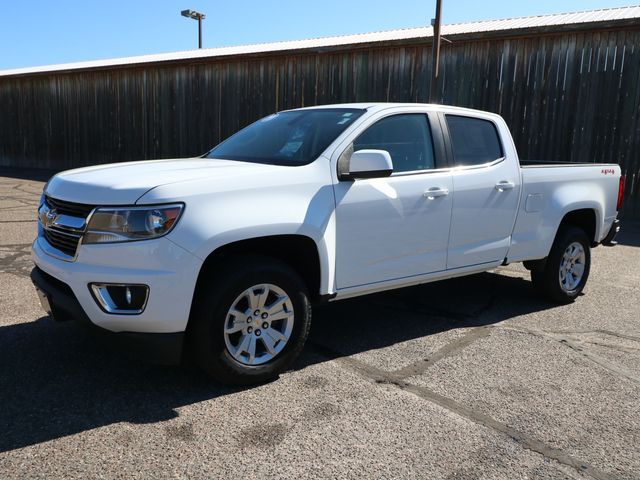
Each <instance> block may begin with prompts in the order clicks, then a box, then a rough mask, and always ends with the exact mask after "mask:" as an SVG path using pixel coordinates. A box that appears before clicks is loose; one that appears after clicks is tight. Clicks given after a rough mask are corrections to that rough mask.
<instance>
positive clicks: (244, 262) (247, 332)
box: [189, 256, 311, 386]
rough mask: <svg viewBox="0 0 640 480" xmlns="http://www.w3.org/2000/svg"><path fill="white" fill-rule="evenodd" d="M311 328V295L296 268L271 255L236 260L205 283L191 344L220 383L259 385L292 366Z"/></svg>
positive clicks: (197, 301)
mask: <svg viewBox="0 0 640 480" xmlns="http://www.w3.org/2000/svg"><path fill="white" fill-rule="evenodd" d="M267 290H268V291H269V293H265V292H266V291H267ZM248 292H250V293H248ZM265 295H266V296H265ZM285 297H286V299H285ZM250 301H253V302H254V304H253V306H252V305H251V304H250V303H249V302H250ZM260 302H262V303H260ZM277 302H280V304H278V303H277ZM259 305H262V306H260V307H259V308H258V306H259ZM232 307H235V309H234V310H233V312H236V313H237V315H236V314H234V313H233V312H232V311H231V308H232ZM270 308H272V310H270ZM260 309H262V310H261V311H260V313H258V314H257V315H255V314H256V311H257V310H260ZM278 309H281V312H280V313H279V314H277V313H275V312H276V311H278ZM250 313H253V314H252V315H249V314H250ZM270 314H271V317H269V315H270ZM279 317H283V318H282V319H280V318H279ZM272 319H273V323H271V322H272ZM249 320H251V322H249ZM289 322H291V324H290V323H289ZM267 324H269V327H268V328H265V326H266V325H267ZM310 327H311V305H310V302H309V295H308V293H307V289H306V286H305V284H304V282H303V281H302V279H301V278H300V276H299V275H298V274H297V273H296V272H295V271H294V270H293V269H291V267H289V266H288V265H287V264H285V263H283V262H280V261H278V260H275V259H272V258H269V257H260V256H250V257H249V256H246V257H234V258H229V259H227V260H225V261H224V263H223V264H220V265H217V266H216V267H215V268H212V269H210V270H209V273H208V274H207V275H206V276H205V277H204V278H203V279H201V281H200V283H199V286H198V292H197V294H196V298H195V302H194V309H193V314H192V317H191V321H190V326H189V341H190V345H191V346H192V348H193V350H194V353H195V360H196V362H197V364H198V366H199V367H200V368H201V369H202V370H204V371H205V372H206V373H207V374H209V375H210V376H211V377H213V378H214V379H215V380H218V381H219V382H221V383H224V384H226V385H232V386H245V385H255V384H259V383H264V382H267V381H269V380H272V379H274V378H276V377H277V376H278V375H279V374H280V373H282V372H283V371H285V370H286V369H287V368H288V367H289V366H290V365H291V363H292V362H293V361H294V360H295V358H296V357H297V356H298V354H299V353H300V351H301V350H302V348H303V346H304V343H305V341H306V339H307V336H308V334H309V329H310ZM239 328H241V330H238V331H235V332H232V333H229V332H231V331H232V330H236V329H239ZM285 337H286V341H285V340H284V338H285ZM244 342H246V343H244ZM283 342H284V343H283ZM252 345H253V348H252ZM267 345H270V346H271V352H269V348H268V347H267ZM252 350H253V357H252V356H251V351H252ZM234 351H235V353H234Z"/></svg>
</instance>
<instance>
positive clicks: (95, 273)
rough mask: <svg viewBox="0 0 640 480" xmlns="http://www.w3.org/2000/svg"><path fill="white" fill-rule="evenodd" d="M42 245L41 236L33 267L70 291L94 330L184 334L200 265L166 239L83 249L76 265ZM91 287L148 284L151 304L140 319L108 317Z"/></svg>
mask: <svg viewBox="0 0 640 480" xmlns="http://www.w3.org/2000/svg"><path fill="white" fill-rule="evenodd" d="M43 244H46V240H45V239H44V238H42V237H38V238H37V239H36V241H35V242H34V243H33V247H32V259H33V261H34V263H35V264H36V266H37V267H39V268H40V269H41V270H43V271H44V272H45V273H47V274H48V275H50V276H52V277H53V278H55V279H57V280H59V281H61V282H63V283H65V284H66V285H68V286H69V288H70V289H71V291H72V292H73V294H74V295H75V297H76V299H77V301H78V303H79V304H80V306H81V307H82V310H83V311H84V312H85V314H86V316H87V317H88V318H89V319H90V321H91V322H92V323H94V324H95V325H97V326H99V327H102V328H104V329H106V330H111V331H112V332H140V333H175V332H183V331H185V329H186V327H187V322H188V320H189V312H190V310H191V300H192V298H193V292H194V291H195V286H196V282H197V277H198V273H199V271H200V267H201V265H202V261H201V260H200V259H198V258H197V257H195V256H194V255H192V254H191V253H189V252H187V251H186V250H184V249H183V248H181V247H179V246H178V245H176V244H174V243H173V242H171V241H170V240H168V239H167V238H164V237H163V238H158V239H155V240H144V241H140V242H130V243H113V244H98V245H80V248H79V249H78V255H77V259H76V260H75V261H73V262H69V261H65V260H62V259H59V258H56V257H53V256H51V255H48V254H47V253H46V251H45V250H44V249H43V246H44V247H46V245H43ZM91 283H123V284H143V285H148V286H149V297H148V300H147V305H146V307H145V309H144V311H143V312H142V313H140V314H139V315H121V314H113V313H107V312H105V311H103V310H102V308H101V307H100V306H99V305H98V303H97V302H96V300H95V298H94V296H93V295H92V294H91V291H90V288H89V284H91Z"/></svg>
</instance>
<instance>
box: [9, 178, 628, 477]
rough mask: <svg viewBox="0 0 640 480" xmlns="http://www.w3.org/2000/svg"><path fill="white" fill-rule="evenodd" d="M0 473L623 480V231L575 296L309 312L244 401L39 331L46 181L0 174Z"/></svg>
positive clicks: (468, 297) (503, 277)
mask: <svg viewBox="0 0 640 480" xmlns="http://www.w3.org/2000/svg"><path fill="white" fill-rule="evenodd" d="M0 175H4V176H0V209H1V210H2V212H3V214H4V215H3V218H2V220H0V478H2V479H9V478H47V479H49V478H60V477H65V478H169V477H172V478H175V477H189V478H228V477H231V476H234V477H239V476H240V477H247V478H296V479H303V478H339V479H345V478H389V479H398V478H411V479H416V478H424V479H454V478H455V479H458V478H469V479H471V478H473V479H476V478H487V479H493V478H499V479H520V478H550V479H566V478H595V479H638V478H640V447H639V445H640V401H639V400H640V305H639V304H638V301H639V300H640V248H639V247H640V224H638V223H627V224H625V225H624V227H623V228H624V230H623V234H622V235H621V237H620V241H621V242H620V243H621V244H620V245H619V246H617V247H615V248H605V247H599V248H597V249H595V250H594V252H593V267H592V273H591V277H590V279H589V283H588V285H587V288H586V289H585V294H584V295H583V296H582V297H581V298H579V299H578V300H577V301H576V302H575V303H574V304H571V305H566V306H556V305H552V304H549V303H547V302H545V301H543V300H541V299H540V298H538V297H537V296H536V295H535V293H534V292H533V290H532V288H531V286H530V282H529V276H528V273H527V272H526V270H524V269H523V268H522V267H521V266H520V265H510V266H507V267H503V268H500V269H498V270H496V271H492V272H488V273H484V274H480V275H474V276H471V277H466V278H461V279H455V280H450V281H446V282H441V283H437V284H431V285H424V286H420V287H415V288H410V289H404V290H398V291H393V292H388V293H384V294H379V295H372V296H369V297H365V298H361V299H353V300H346V301H344V302H340V303H335V304H331V305H327V306H324V307H322V308H318V309H317V310H316V312H315V315H314V325H313V328H312V334H311V338H310V340H309V343H308V345H307V347H306V349H305V351H304V353H303V355H302V356H301V358H300V359H299V361H298V362H297V364H296V365H295V366H294V368H293V369H292V370H291V371H289V372H287V373H285V374H284V375H282V376H281V377H280V379H279V380H277V381H275V382H273V383H271V384H268V385H263V386H260V387H256V388H250V389H244V390H238V389H229V388H225V387H221V386H219V385H217V384H215V383H213V382H211V381H209V380H208V379H207V378H206V377H205V376H203V375H202V374H201V373H199V372H198V371H197V370H194V369H191V368H182V369H181V368H166V367H157V366H152V365H147V364H145V363H142V362H139V361H137V360H134V359H132V358H129V357H127V356H126V355H125V354H123V353H121V352H117V351H114V350H112V349H111V348H110V347H109V346H107V345H104V344H103V343H101V342H99V341H97V340H96V339H95V338H94V337H93V336H91V335H90V334H89V333H87V332H86V331H85V330H83V329H81V328H78V326H77V325H75V324H74V323H73V322H63V323H54V322H52V321H50V320H49V318H48V317H46V316H45V315H44V314H43V312H42V310H41V308H40V305H39V303H38V300H37V296H36V294H35V291H34V289H33V287H32V286H31V282H30V280H29V278H28V274H29V271H30V269H31V261H30V259H29V246H30V242H31V241H32V239H33V237H34V235H35V230H36V225H35V221H34V218H35V209H36V208H37V203H38V198H39V195H40V192H41V190H42V187H43V185H44V181H45V180H46V175H44V174H41V175H39V174H34V173H30V174H29V175H22V174H20V173H19V172H17V171H3V172H0Z"/></svg>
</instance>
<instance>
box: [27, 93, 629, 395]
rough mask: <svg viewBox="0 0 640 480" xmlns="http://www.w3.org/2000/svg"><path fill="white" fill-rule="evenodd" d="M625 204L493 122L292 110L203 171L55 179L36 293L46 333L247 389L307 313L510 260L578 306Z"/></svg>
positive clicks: (462, 115)
mask: <svg viewBox="0 0 640 480" xmlns="http://www.w3.org/2000/svg"><path fill="white" fill-rule="evenodd" d="M523 163H524V162H523ZM623 188H624V178H623V177H622V176H621V172H620V168H619V166H618V165H615V164H606V165H602V164H592V163H585V164H572V165H566V164H565V165H562V164H553V165H523V166H521V163H520V161H519V159H518V155H517V152H516V149H515V146H514V143H513V140H512V138H511V135H510V133H509V130H508V128H507V126H506V124H505V122H504V120H503V119H502V118H501V117H500V116H498V115H494V114H491V113H486V112H481V111H476V110H469V109H462V108H454V107H449V106H441V105H424V104H381V103H371V104H345V105H333V106H323V107H312V108H303V109H298V110H290V111H284V112H279V113H276V114H274V115H270V116H268V117H266V118H264V119H262V120H259V121H257V122H255V123H253V124H252V125H250V126H248V127H246V128H245V129H243V130H241V131H240V132H238V133H236V134H235V135H233V136H231V137H230V138H229V139H227V140H226V141H224V142H222V143H221V144H219V145H218V146H217V147H215V148H214V149H213V150H211V151H210V152H209V153H207V154H206V155H203V156H202V157H199V158H189V159H173V160H156V161H141V162H130V163H117V164H112V165H100V166H93V167H88V168H80V169H76V170H70V171H67V172H63V173H59V174H57V175H55V176H54V177H52V178H51V180H50V181H49V182H48V183H47V185H46V186H45V188H44V192H43V195H42V200H41V204H40V207H39V210H38V218H39V223H38V225H39V226H38V236H37V238H36V240H35V241H34V243H33V260H34V262H35V265H36V266H35V268H34V269H33V272H32V280H33V282H34V284H35V286H36V289H37V291H38V293H39V295H40V299H41V302H42V305H43V307H44V308H45V310H46V311H47V312H48V313H49V314H50V315H51V316H52V317H54V318H55V319H58V320H65V319H68V318H76V319H80V320H83V321H85V322H86V323H88V324H90V325H92V326H94V327H97V328H98V329H100V330H103V331H107V332H110V333H112V334H113V335H116V336H119V337H123V338H125V339H127V340H131V341H132V342H135V343H134V344H135V345H136V347H135V348H137V349H143V348H146V349H147V352H148V354H149V355H153V356H155V357H156V358H155V359H156V361H157V360H160V361H162V362H165V363H174V362H177V361H179V360H180V359H181V358H182V357H183V355H184V354H187V353H188V354H189V355H190V356H191V357H192V358H194V359H195V360H196V362H197V363H198V364H199V366H200V367H201V368H203V369H204V370H205V371H206V372H208V373H209V374H211V375H212V376H213V377H214V378H216V379H218V380H220V381H222V382H225V383H229V384H252V383H257V382H263V381H266V380H269V379H271V378H273V377H275V376H277V375H278V373H280V372H282V371H283V370H285V369H286V368H287V367H288V366H289V365H290V364H291V362H292V360H293V359H294V358H295V357H296V355H298V353H299V352H300V351H301V349H302V347H303V344H304V342H305V339H306V337H307V334H308V332H309V328H310V325H311V305H312V304H314V303H316V302H322V301H334V300H340V299H343V298H347V297H354V296H358V295H365V294H369V293H372V292H378V291H382V290H388V289H393V288H399V287H405V286H409V285H416V284H420V283H425V282H432V281H435V280H441V279H446V278H451V277H456V276H460V275H469V274H473V273H477V272H482V271H486V270H489V269H493V268H495V267H497V266H499V265H501V264H506V263H509V262H524V264H525V266H526V267H527V268H528V269H529V270H531V278H532V281H533V283H534V285H535V286H536V287H537V288H538V290H539V291H540V292H541V293H543V294H544V295H546V296H547V297H548V298H550V299H552V300H554V301H558V302H570V301H573V300H574V299H575V298H576V297H577V296H578V294H579V293H580V292H581V291H582V289H583V288H584V285H585V283H586V281H587V277H588V276H589V267H590V249H591V247H594V246H596V245H598V244H600V243H604V244H608V245H612V244H614V243H615V242H614V240H613V238H614V236H615V234H616V232H617V231H618V229H619V221H618V220H617V212H618V210H619V208H620V202H621V199H622V193H623Z"/></svg>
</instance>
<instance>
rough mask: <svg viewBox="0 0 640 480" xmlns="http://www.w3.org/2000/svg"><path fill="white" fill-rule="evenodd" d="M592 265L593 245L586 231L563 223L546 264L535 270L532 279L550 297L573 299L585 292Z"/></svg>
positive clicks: (568, 300)
mask: <svg viewBox="0 0 640 480" xmlns="http://www.w3.org/2000/svg"><path fill="white" fill-rule="evenodd" d="M565 254H566V256H565ZM580 265H582V267H580ZM590 269H591V247H590V242H589V238H588V237H587V235H586V233H585V232H584V231H583V230H581V229H579V228H576V227H560V229H559V230H558V234H557V235H556V238H555V240H554V242H553V246H552V247H551V252H550V253H549V256H548V257H547V259H546V261H545V262H544V267H542V268H541V269H535V270H532V271H531V281H532V282H533V285H534V287H535V288H536V289H537V290H538V291H539V292H540V293H541V294H542V295H544V296H545V297H546V298H547V299H549V300H551V301H553V302H557V303H571V302H573V301H574V300H575V299H576V297H578V295H580V292H582V289H583V288H584V286H585V284H586V283H587V279H588V278H589V271H590ZM580 272H581V274H580Z"/></svg>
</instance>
